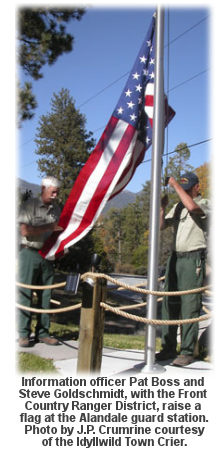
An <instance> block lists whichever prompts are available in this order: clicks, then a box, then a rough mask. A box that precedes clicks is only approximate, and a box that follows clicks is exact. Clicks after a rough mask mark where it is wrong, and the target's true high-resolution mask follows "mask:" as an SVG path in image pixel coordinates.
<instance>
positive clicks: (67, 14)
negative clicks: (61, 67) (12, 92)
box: [17, 7, 85, 126]
mask: <svg viewBox="0 0 215 455" xmlns="http://www.w3.org/2000/svg"><path fill="white" fill-rule="evenodd" d="M84 13H85V11H84V9H83V8H66V9H64V8H62V9H57V8H50V9H49V8H46V7H45V8H44V7H43V8H41V7H39V8H36V7H33V8H26V7H23V8H20V9H19V11H18V31H17V40H18V62H19V65H20V67H21V68H22V70H24V73H25V74H26V75H27V76H28V77H31V78H33V80H35V81H37V80H38V79H40V78H42V77H43V73H42V68H43V67H44V65H45V64H48V65H52V64H53V63H55V62H56V60H57V59H58V57H59V56H60V55H62V54H64V53H68V52H71V51H72V49H73V41H74V37H73V36H72V35H70V34H69V33H66V24H67V23H68V22H69V21H70V20H71V19H77V20H80V19H81V18H82V16H83V14H84ZM36 106H37V101H36V98H35V95H34V94H33V93H32V84H31V83H30V82H29V81H27V82H25V84H24V86H23V87H21V85H20V84H18V124H19V126H21V124H22V122H23V121H24V120H27V119H31V118H32V117H33V115H34V111H35V108H36Z"/></svg>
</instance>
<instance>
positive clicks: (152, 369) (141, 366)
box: [134, 363, 166, 374]
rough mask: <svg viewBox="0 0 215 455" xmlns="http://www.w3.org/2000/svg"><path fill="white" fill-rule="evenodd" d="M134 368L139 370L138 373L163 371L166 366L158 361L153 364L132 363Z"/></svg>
mask: <svg viewBox="0 0 215 455" xmlns="http://www.w3.org/2000/svg"><path fill="white" fill-rule="evenodd" d="M134 368H135V369H137V370H139V371H140V373H151V374H153V373H164V372H165V371H166V368H164V367H163V366H162V365H159V364H158V363H154V364H153V365H147V364H146V363H139V364H137V365H134Z"/></svg>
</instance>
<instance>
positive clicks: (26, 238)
mask: <svg viewBox="0 0 215 455" xmlns="http://www.w3.org/2000/svg"><path fill="white" fill-rule="evenodd" d="M59 187H60V184H59V181H58V180H57V179H56V178H54V177H45V178H44V179H43V180H42V182H41V195H40V196H39V197H38V198H31V199H29V200H28V201H27V202H26V203H25V204H23V206H22V207H21V209H20V214H19V217H18V221H19V223H20V233H21V247H20V252H19V261H18V262H19V281H20V283H23V284H27V285H42V286H50V285H51V284H53V279H54V268H53V264H52V263H51V262H50V261H48V260H47V259H44V258H43V257H42V256H41V255H40V254H39V250H40V248H42V246H43V244H44V242H45V241H46V239H47V238H48V237H49V236H50V234H51V233H52V232H53V231H59V230H62V228H61V227H60V226H58V220H59V217H60V213H61V209H60V207H59V205H58V204H57V203H56V200H57V196H58V192H59ZM32 293H33V291H32V289H30V288H29V289H28V288H22V287H21V288H20V299H19V302H20V304H21V305H24V306H26V307H30V306H31V304H32ZM37 295H38V304H39V306H40V308H42V309H43V310H47V309H49V308H50V298H51V290H50V289H49V288H48V289H45V290H43V291H41V290H39V291H38V293H37ZM31 314H32V313H31V312H29V311H25V310H20V311H19V345H20V346H21V347H30V346H31V344H30V333H31ZM49 324H50V319H49V314H47V313H39V314H38V317H37V326H36V339H38V340H39V341H40V342H43V343H46V344H49V345H52V346H55V345H57V344H59V343H58V341H57V340H56V339H54V338H51V337H50V336H49Z"/></svg>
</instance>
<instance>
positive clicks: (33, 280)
mask: <svg viewBox="0 0 215 455" xmlns="http://www.w3.org/2000/svg"><path fill="white" fill-rule="evenodd" d="M18 262H19V264H18V267H19V281H20V283H23V284H29V285H40V286H49V285H51V284H53V280H54V268H53V264H52V262H50V261H48V260H47V259H44V258H43V257H42V256H41V255H40V254H39V253H38V251H36V250H33V249H25V248H22V249H21V251H20V252H19V261H18ZM33 292H37V298H38V308H41V309H44V310H47V309H49V308H50V298H51V290H50V289H45V290H37V291H33V290H31V289H25V288H22V287H20V292H19V303H20V304H21V305H25V306H26V307H31V306H32V297H33ZM32 314H33V313H32V312H30V311H25V310H19V321H18V323H19V337H20V338H26V337H29V336H30V333H31V319H32ZM36 314H37V313H36ZM49 326H50V317H49V315H48V314H45V313H38V314H37V325H36V333H35V335H36V338H37V337H40V338H43V337H46V336H48V335H49Z"/></svg>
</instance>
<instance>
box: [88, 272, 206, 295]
mask: <svg viewBox="0 0 215 455" xmlns="http://www.w3.org/2000/svg"><path fill="white" fill-rule="evenodd" d="M88 277H89V278H104V279H106V280H107V281H110V282H111V283H113V284H117V285H118V286H120V287H124V289H127V290H130V291H135V292H139V293H140V294H151V295H158V296H164V295H167V296H176V295H187V294H197V293H199V292H205V291H206V290H207V289H208V288H209V287H211V286H212V285H208V286H203V287H202V288H196V289H190V290H187V291H171V292H164V291H150V290H149V289H139V288H137V287H136V286H129V285H128V284H125V283H122V282H121V281H118V280H115V279H114V278H112V277H110V276H108V275H106V274H104V273H93V272H87V273H85V274H84V275H82V277H81V278H82V279H83V280H85V279H86V278H88Z"/></svg>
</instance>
